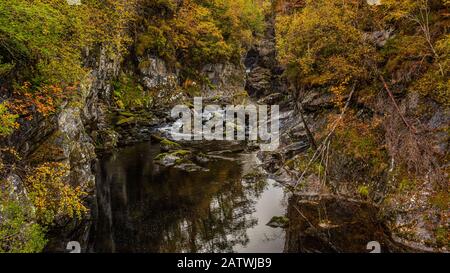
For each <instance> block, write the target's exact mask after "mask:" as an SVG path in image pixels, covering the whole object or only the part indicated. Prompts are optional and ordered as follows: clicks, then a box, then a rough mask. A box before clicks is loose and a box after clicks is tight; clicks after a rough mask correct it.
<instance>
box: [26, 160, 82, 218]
mask: <svg viewBox="0 0 450 273" xmlns="http://www.w3.org/2000/svg"><path fill="white" fill-rule="evenodd" d="M68 173H69V166H68V165H66V164H62V163H56V162H51V163H44V164H42V165H40V166H38V167H36V168H35V169H34V170H33V173H32V174H30V175H28V176H27V177H26V187H27V191H28V192H29V196H30V199H31V201H32V202H33V205H34V207H35V208H36V215H37V217H38V218H39V220H40V221H41V222H42V223H44V224H51V223H52V222H53V221H54V219H55V218H59V217H70V218H73V217H78V218H81V217H82V216H83V215H84V214H85V213H87V211H88V209H87V208H86V207H85V206H84V205H83V200H82V199H83V198H84V197H85V196H86V195H87V193H86V192H85V191H84V190H83V189H82V187H80V186H78V187H72V186H71V185H69V184H68V181H67V178H68V177H67V176H68Z"/></svg>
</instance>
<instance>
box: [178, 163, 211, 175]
mask: <svg viewBox="0 0 450 273" xmlns="http://www.w3.org/2000/svg"><path fill="white" fill-rule="evenodd" d="M175 168H176V169H180V170H182V171H185V172H190V173H191V172H209V170H208V169H206V168H203V167H200V166H198V165H196V164H194V163H182V164H180V165H177V166H175Z"/></svg>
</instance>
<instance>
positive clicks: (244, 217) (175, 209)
mask: <svg viewBox="0 0 450 273" xmlns="http://www.w3.org/2000/svg"><path fill="white" fill-rule="evenodd" d="M158 153H159V147H158V146H155V145H151V144H149V143H146V144H140V145H136V146H133V147H128V148H125V149H123V150H120V151H118V152H116V153H114V154H112V155H110V156H107V157H105V158H104V159H103V160H102V161H101V163H100V166H99V168H98V169H99V170H98V178H97V201H98V212H97V214H98V215H96V217H95V218H96V223H95V225H94V227H95V228H94V231H93V232H92V234H91V242H92V246H91V250H93V251H95V252H233V251H243V250H245V249H246V248H247V247H248V246H249V245H251V249H252V250H253V251H254V250H255V249H256V250H257V249H258V247H260V246H261V248H262V249H264V251H269V252H281V251H282V250H283V249H282V248H283V238H282V236H278V238H275V239H272V241H276V243H272V244H267V243H266V246H265V247H264V246H262V245H263V244H265V243H264V240H263V239H264V238H261V236H263V235H264V233H265V231H267V230H269V229H270V228H269V227H266V226H265V223H266V222H261V221H258V220H259V219H258V218H260V217H261V214H263V215H264V211H261V210H260V209H258V208H262V209H264V206H262V204H261V202H259V201H260V200H261V197H262V196H263V194H264V193H265V192H267V190H268V189H269V190H270V189H272V185H271V183H269V182H268V180H267V179H260V180H258V181H256V182H245V181H243V179H242V177H243V174H244V172H248V171H249V169H252V168H256V166H255V165H254V163H252V162H253V161H252V159H249V158H247V159H245V157H244V158H242V156H240V155H234V157H236V160H233V161H230V160H220V159H217V160H213V161H210V162H207V163H205V166H204V167H206V168H208V169H209V170H210V171H209V172H196V173H187V172H184V171H182V170H178V169H174V168H170V169H163V168H160V167H159V166H157V165H155V164H153V158H154V157H155V156H156V155H157V154H158ZM227 156H228V157H229V156H233V155H231V154H230V155H227ZM276 191H277V192H278V193H279V192H280V190H279V189H277V190H276ZM278 195H279V194H278ZM269 196H270V195H269ZM271 205H272V206H273V207H275V208H278V207H280V208H281V206H276V205H275V204H271ZM266 207H267V205H266ZM275 212H277V211H275ZM278 212H280V211H279V209H278ZM267 213H274V212H273V211H270V210H268V212H267ZM281 213H284V211H281ZM272 216H273V215H269V214H268V215H265V218H268V219H270V217H272ZM263 221H266V219H263ZM255 229H256V230H258V232H256V233H255V232H251V231H252V230H253V231H254V230H255ZM278 232H279V233H281V231H278ZM249 234H251V237H252V238H250V237H249ZM255 234H260V235H259V236H255ZM269 241H270V240H269ZM266 242H267V240H266Z"/></svg>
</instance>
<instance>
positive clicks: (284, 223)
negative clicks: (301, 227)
mask: <svg viewBox="0 0 450 273" xmlns="http://www.w3.org/2000/svg"><path fill="white" fill-rule="evenodd" d="M267 225H268V226H269V227H273V228H287V227H288V226H289V218H287V217H286V216H274V217H272V219H271V220H270V221H269V223H267Z"/></svg>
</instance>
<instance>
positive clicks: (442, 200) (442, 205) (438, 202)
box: [430, 192, 450, 211]
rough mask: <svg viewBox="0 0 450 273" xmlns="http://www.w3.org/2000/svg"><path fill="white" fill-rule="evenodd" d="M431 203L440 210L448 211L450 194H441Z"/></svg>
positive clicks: (434, 197) (431, 200) (432, 199)
mask: <svg viewBox="0 0 450 273" xmlns="http://www.w3.org/2000/svg"><path fill="white" fill-rule="evenodd" d="M430 203H431V204H432V205H433V206H435V207H437V208H438V209H440V210H443V211H448V210H449V208H450V193H448V192H440V193H438V194H436V195H435V196H433V197H431V199H430Z"/></svg>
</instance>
